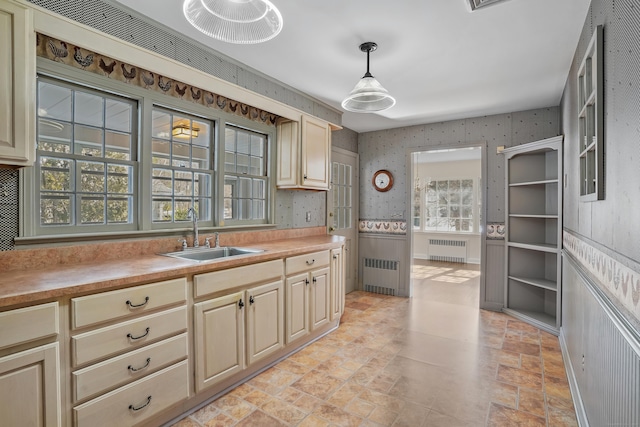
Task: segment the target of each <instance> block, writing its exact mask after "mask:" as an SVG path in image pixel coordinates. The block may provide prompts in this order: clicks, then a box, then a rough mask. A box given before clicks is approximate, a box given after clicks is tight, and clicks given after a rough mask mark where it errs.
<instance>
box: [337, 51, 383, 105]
mask: <svg viewBox="0 0 640 427" xmlns="http://www.w3.org/2000/svg"><path fill="white" fill-rule="evenodd" d="M377 48H378V45H377V44H375V43H374V42H366V43H362V44H361V45H360V50H361V51H363V52H367V72H366V73H365V75H364V76H362V78H361V79H360V81H359V82H358V83H356V87H354V88H353V90H352V91H351V92H350V93H349V96H347V97H346V98H345V100H344V101H342V108H344V109H345V110H347V111H353V112H355V113H374V112H376V111H383V110H386V109H388V108H391V107H393V106H394V105H396V100H395V98H394V97H393V96H391V95H389V92H388V91H387V90H386V89H385V88H383V87H382V85H381V84H380V83H379V82H378V81H377V80H376V79H375V78H374V77H373V76H372V75H371V73H370V72H369V53H371V52H373V51H374V50H376V49H377Z"/></svg>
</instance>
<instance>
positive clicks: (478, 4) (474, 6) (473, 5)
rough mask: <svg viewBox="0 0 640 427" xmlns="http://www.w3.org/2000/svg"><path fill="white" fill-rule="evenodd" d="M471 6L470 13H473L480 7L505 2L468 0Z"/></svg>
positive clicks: (499, 0)
mask: <svg viewBox="0 0 640 427" xmlns="http://www.w3.org/2000/svg"><path fill="white" fill-rule="evenodd" d="M468 1H469V4H470V5H471V11H472V12H473V11H474V10H476V9H480V8H481V7H485V6H491V5H493V4H496V3H500V2H503V1H506V0H468Z"/></svg>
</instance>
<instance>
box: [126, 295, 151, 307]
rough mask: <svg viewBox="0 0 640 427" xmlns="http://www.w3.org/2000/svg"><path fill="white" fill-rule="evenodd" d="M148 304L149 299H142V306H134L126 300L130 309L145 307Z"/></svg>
mask: <svg viewBox="0 0 640 427" xmlns="http://www.w3.org/2000/svg"><path fill="white" fill-rule="evenodd" d="M148 302H149V297H144V302H143V303H142V304H134V303H132V302H131V301H129V300H127V305H128V306H129V307H131V308H138V307H142V306H145V305H147V303H148Z"/></svg>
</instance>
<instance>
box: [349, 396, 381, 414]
mask: <svg viewBox="0 0 640 427" xmlns="http://www.w3.org/2000/svg"><path fill="white" fill-rule="evenodd" d="M375 408H376V405H374V404H373V403H369V402H365V401H364V400H360V399H353V400H352V401H351V402H349V403H348V404H347V406H345V407H344V409H345V411H347V412H351V413H352V414H354V415H357V416H359V417H362V418H366V417H368V416H369V414H370V413H371V412H372V411H373V410H374V409H375Z"/></svg>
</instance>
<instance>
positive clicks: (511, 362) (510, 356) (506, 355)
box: [498, 350, 520, 368]
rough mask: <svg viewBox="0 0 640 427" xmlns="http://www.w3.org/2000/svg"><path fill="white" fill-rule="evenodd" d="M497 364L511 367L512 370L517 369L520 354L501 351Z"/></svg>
mask: <svg viewBox="0 0 640 427" xmlns="http://www.w3.org/2000/svg"><path fill="white" fill-rule="evenodd" d="M498 363H500V364H501V365H505V366H511V367H512V368H519V367H520V353H514V352H513V351H507V350H502V351H500V353H499V355H498Z"/></svg>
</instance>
